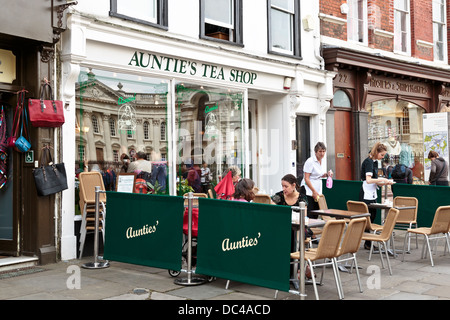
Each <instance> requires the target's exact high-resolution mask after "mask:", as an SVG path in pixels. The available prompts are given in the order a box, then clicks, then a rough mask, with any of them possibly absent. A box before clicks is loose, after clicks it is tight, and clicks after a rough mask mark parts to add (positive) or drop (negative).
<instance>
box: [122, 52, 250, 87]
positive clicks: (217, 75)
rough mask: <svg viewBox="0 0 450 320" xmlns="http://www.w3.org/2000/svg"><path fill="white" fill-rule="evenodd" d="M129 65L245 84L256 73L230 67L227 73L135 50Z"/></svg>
mask: <svg viewBox="0 0 450 320" xmlns="http://www.w3.org/2000/svg"><path fill="white" fill-rule="evenodd" d="M128 65H129V66H136V67H140V68H150V69H153V70H160V71H168V72H174V73H179V74H187V75H191V76H198V75H200V76H201V77H202V78H209V79H217V80H223V81H226V80H228V81H231V82H238V83H245V84H254V82H255V80H256V79H257V78H258V74H257V73H254V72H249V71H244V70H238V69H231V70H230V71H229V73H228V74H226V72H225V71H224V68H222V67H219V66H215V65H212V64H205V63H202V64H201V65H199V64H198V63H197V62H195V61H188V60H183V59H176V58H170V57H165V56H158V55H155V54H151V53H144V52H137V51H135V52H134V54H133V56H132V57H131V60H130V62H129V63H128Z"/></svg>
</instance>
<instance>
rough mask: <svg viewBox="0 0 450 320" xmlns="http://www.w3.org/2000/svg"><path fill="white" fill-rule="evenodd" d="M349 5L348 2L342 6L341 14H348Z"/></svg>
mask: <svg viewBox="0 0 450 320" xmlns="http://www.w3.org/2000/svg"><path fill="white" fill-rule="evenodd" d="M348 10H349V8H348V4H347V2H344V3H343V4H341V13H342V14H348Z"/></svg>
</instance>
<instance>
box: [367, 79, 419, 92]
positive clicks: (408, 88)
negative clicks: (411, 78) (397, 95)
mask: <svg viewBox="0 0 450 320" xmlns="http://www.w3.org/2000/svg"><path fill="white" fill-rule="evenodd" d="M370 86H371V87H372V88H378V89H386V90H394V91H402V92H410V93H419V94H428V88H427V87H424V86H420V85H417V84H410V83H402V82H391V81H387V80H379V79H372V80H370Z"/></svg>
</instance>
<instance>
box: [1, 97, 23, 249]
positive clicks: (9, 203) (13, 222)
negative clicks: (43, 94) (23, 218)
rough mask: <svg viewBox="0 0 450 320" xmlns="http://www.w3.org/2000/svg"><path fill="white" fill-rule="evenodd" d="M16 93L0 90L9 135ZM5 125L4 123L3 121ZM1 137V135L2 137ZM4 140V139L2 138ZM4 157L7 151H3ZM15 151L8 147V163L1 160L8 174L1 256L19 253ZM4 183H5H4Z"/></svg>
mask: <svg viewBox="0 0 450 320" xmlns="http://www.w3.org/2000/svg"><path fill="white" fill-rule="evenodd" d="M15 99H16V95H15V94H12V93H9V92H4V91H0V112H1V108H2V107H3V111H4V115H5V119H4V120H3V121H5V123H6V133H7V135H8V136H9V134H10V133H11V127H12V123H13V117H14V108H13V107H12V106H15ZM2 125H3V123H2ZM0 138H1V137H0ZM2 140H3V139H2ZM0 148H4V142H3V141H0ZM2 155H3V157H4V156H5V153H2ZM14 156H15V155H14V152H13V150H12V149H11V148H6V165H5V163H4V162H2V161H0V162H1V163H0V170H2V172H4V173H5V174H6V177H7V181H6V183H5V184H4V185H3V187H1V189H0V256H2V255H12V256H17V255H18V235H17V230H18V229H19V228H18V216H17V213H16V212H15V210H14V202H13V199H14V196H13V195H14V181H13V168H14V162H15V160H16V159H15V158H14ZM2 184H3V183H2Z"/></svg>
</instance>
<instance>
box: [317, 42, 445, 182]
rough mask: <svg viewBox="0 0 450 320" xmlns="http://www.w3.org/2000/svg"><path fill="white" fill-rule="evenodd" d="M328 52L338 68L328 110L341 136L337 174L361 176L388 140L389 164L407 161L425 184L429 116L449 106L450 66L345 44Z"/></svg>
mask: <svg viewBox="0 0 450 320" xmlns="http://www.w3.org/2000/svg"><path fill="white" fill-rule="evenodd" d="M324 56H325V59H326V64H327V68H329V69H330V70H334V71H336V72H338V74H337V76H336V78H335V79H334V98H333V100H332V108H330V111H329V115H328V117H329V118H331V119H332V120H334V129H335V131H334V134H335V137H339V139H337V138H336V139H335V154H334V156H333V158H334V159H332V160H331V161H334V162H335V166H336V177H337V178H338V179H343V180H359V178H358V177H359V169H360V164H361V162H362V161H363V160H364V159H365V158H366V157H367V154H368V153H369V151H370V149H371V147H372V146H373V145H374V144H375V143H376V142H382V143H383V144H385V145H386V146H387V149H388V156H387V157H386V159H385V160H386V162H385V163H383V165H384V166H387V165H395V164H398V163H401V164H405V165H406V166H408V167H409V168H411V169H412V171H413V179H414V181H413V183H415V184H424V183H425V173H424V165H425V158H426V157H427V155H426V154H424V137H423V133H424V132H423V115H424V114H425V113H435V112H442V111H445V108H446V104H445V103H446V102H445V101H446V98H445V92H446V90H445V86H446V85H447V84H448V83H449V81H450V77H449V76H448V71H446V70H441V69H437V68H433V67H428V66H423V65H414V68H412V67H411V64H408V63H406V62H400V61H395V60H390V59H387V58H381V57H374V56H370V55H367V54H362V53H356V52H352V51H349V50H345V49H336V48H333V49H331V48H329V49H327V50H326V51H325V53H324ZM341 137H344V138H341ZM354 142H356V143H354ZM380 168H381V164H380Z"/></svg>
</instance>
